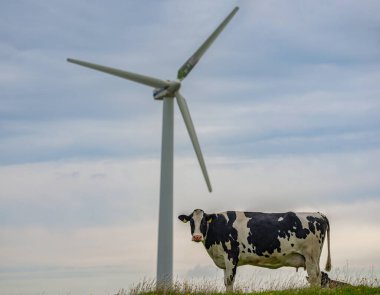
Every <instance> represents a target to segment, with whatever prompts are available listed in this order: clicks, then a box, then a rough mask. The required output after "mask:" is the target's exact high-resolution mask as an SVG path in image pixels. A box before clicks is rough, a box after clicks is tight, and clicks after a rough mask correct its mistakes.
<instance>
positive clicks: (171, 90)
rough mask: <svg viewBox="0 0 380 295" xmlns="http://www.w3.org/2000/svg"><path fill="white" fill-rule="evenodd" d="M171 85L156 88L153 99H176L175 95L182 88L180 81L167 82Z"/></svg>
mask: <svg viewBox="0 0 380 295" xmlns="http://www.w3.org/2000/svg"><path fill="white" fill-rule="evenodd" d="M167 82H168V83H169V85H166V86H163V87H160V88H156V89H154V90H153V98H154V99H155V100H163V99H164V97H174V96H175V93H176V92H177V91H178V90H179V89H180V88H181V83H180V82H179V81H167Z"/></svg>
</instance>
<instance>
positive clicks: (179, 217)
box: [178, 215, 190, 223]
mask: <svg viewBox="0 0 380 295" xmlns="http://www.w3.org/2000/svg"><path fill="white" fill-rule="evenodd" d="M178 219H179V220H181V221H182V222H183V223H186V222H188V221H189V220H190V218H189V216H187V215H180V216H178Z"/></svg>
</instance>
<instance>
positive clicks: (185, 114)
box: [175, 92, 212, 193]
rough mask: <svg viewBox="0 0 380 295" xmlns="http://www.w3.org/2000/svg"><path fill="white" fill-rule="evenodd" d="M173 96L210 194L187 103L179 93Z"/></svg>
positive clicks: (209, 186) (208, 180)
mask: <svg viewBox="0 0 380 295" xmlns="http://www.w3.org/2000/svg"><path fill="white" fill-rule="evenodd" d="M175 96H176V98H177V103H178V107H179V109H180V110H181V113H182V117H183V120H184V121H185V125H186V128H187V131H188V132H189V135H190V139H191V142H192V143H193V147H194V150H195V153H196V155H197V158H198V162H199V165H200V166H201V169H202V173H203V176H204V178H205V180H206V184H207V187H208V190H209V192H210V193H211V192H212V188H211V183H210V179H209V177H208V173H207V168H206V164H205V161H204V159H203V155H202V151H201V147H200V145H199V141H198V137H197V134H196V133H195V128H194V125H193V121H192V120H191V116H190V112H189V108H188V107H187V103H186V100H185V98H184V97H183V96H182V95H181V94H180V93H179V92H176V94H175Z"/></svg>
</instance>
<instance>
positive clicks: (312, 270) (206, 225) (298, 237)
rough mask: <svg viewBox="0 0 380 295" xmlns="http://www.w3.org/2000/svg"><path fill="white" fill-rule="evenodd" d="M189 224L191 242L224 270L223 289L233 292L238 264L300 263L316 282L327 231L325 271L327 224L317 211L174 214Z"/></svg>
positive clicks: (328, 266)
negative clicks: (200, 243)
mask: <svg viewBox="0 0 380 295" xmlns="http://www.w3.org/2000/svg"><path fill="white" fill-rule="evenodd" d="M178 218H179V219H180V220H181V221H182V222H185V223H186V222H189V221H190V227H191V235H192V241H194V242H197V243H199V242H202V243H203V245H204V246H205V248H206V250H207V253H208V254H209V255H210V257H211V259H212V260H213V261H214V263H215V265H216V266H217V267H219V268H221V269H223V270H224V285H225V286H226V291H227V292H232V291H233V283H234V280H235V275H236V269H237V267H238V266H241V265H247V264H248V265H254V266H259V267H265V268H271V269H275V268H279V267H283V266H290V267H295V268H296V269H297V270H298V268H300V267H303V268H304V269H305V270H306V271H307V274H308V278H307V280H308V281H309V283H310V285H311V286H321V271H320V268H319V260H320V256H321V252H322V247H323V242H324V240H325V237H326V234H327V246H328V255H327V262H326V267H325V269H326V271H330V270H331V256H330V225H329V221H328V219H327V217H326V216H324V215H323V214H321V213H294V212H286V213H262V212H238V211H227V212H221V213H217V214H206V213H205V212H204V211H203V210H201V209H196V210H194V211H193V212H192V213H191V214H190V215H179V216H178Z"/></svg>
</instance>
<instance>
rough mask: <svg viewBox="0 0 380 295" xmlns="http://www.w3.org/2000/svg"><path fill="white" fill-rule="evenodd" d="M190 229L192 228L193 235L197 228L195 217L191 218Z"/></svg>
mask: <svg viewBox="0 0 380 295" xmlns="http://www.w3.org/2000/svg"><path fill="white" fill-rule="evenodd" d="M190 229H191V235H193V234H194V230H195V223H194V219H193V218H191V219H190Z"/></svg>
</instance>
